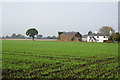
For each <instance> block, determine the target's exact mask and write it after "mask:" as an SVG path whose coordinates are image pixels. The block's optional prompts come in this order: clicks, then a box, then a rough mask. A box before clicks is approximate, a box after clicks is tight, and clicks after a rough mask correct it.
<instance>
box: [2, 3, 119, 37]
mask: <svg viewBox="0 0 120 80" xmlns="http://www.w3.org/2000/svg"><path fill="white" fill-rule="evenodd" d="M117 4H118V3H117V2H38V3H36V2H31V3H29V2H21V3H20V2H19V3H17V2H10V3H3V4H2V26H3V27H2V28H3V29H2V31H3V32H2V33H3V35H4V36H5V35H11V34H12V33H16V34H18V33H20V34H23V35H25V32H26V30H27V29H29V28H36V29H37V30H38V31H39V34H42V35H43V36H48V35H56V36H57V32H58V31H66V32H68V31H78V32H80V33H81V34H86V33H88V31H89V30H92V31H93V32H94V31H96V30H99V28H101V27H102V26H111V27H113V29H115V30H116V31H118V5H117Z"/></svg>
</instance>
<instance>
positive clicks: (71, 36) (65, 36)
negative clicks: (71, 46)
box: [59, 32, 82, 41]
mask: <svg viewBox="0 0 120 80" xmlns="http://www.w3.org/2000/svg"><path fill="white" fill-rule="evenodd" d="M59 37H60V40H61V41H82V35H81V34H80V33H79V32H63V33H62V34H60V35H59Z"/></svg>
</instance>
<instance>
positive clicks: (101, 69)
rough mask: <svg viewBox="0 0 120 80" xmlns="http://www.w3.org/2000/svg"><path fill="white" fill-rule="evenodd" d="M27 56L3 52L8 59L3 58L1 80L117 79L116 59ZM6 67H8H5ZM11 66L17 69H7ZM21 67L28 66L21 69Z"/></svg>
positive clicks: (108, 57)
mask: <svg viewBox="0 0 120 80" xmlns="http://www.w3.org/2000/svg"><path fill="white" fill-rule="evenodd" d="M28 54H29V53H28ZM28 54H27V55H26V54H23V53H19V54H17V53H14V52H13V53H11V52H9V51H8V52H5V51H4V56H5V55H6V56H9V57H4V58H3V72H2V75H3V78H118V69H119V67H118V64H117V57H113V56H104V57H103V56H91V57H74V56H73V57H72V56H68V57H65V56H63V57H61V56H60V57H58V56H56V57H53V56H37V55H32V54H29V55H28ZM15 55H17V56H18V57H25V56H26V57H28V58H34V59H39V58H40V59H43V60H44V59H45V60H48V61H49V60H52V61H54V63H49V62H46V63H42V62H41V61H37V62H35V61H33V60H26V61H25V60H22V59H17V58H15ZM13 57H14V58H13ZM7 65H8V67H6V66H7ZM13 65H16V66H17V67H18V68H13V67H10V68H9V66H13ZM23 65H25V66H26V65H29V66H28V67H27V68H22V66H23ZM19 66H21V67H19Z"/></svg>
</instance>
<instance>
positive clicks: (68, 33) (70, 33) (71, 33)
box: [61, 32, 79, 35]
mask: <svg viewBox="0 0 120 80" xmlns="http://www.w3.org/2000/svg"><path fill="white" fill-rule="evenodd" d="M77 33H79V32H64V33H62V34H61V35H76V34H77Z"/></svg>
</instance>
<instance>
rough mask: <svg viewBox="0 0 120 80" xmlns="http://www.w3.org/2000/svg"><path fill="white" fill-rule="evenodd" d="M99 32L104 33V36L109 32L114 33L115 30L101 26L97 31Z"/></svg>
mask: <svg viewBox="0 0 120 80" xmlns="http://www.w3.org/2000/svg"><path fill="white" fill-rule="evenodd" d="M99 31H100V33H104V34H109V33H110V31H111V33H115V30H114V29H113V28H112V27H109V26H103V27H102V28H100V29H99Z"/></svg>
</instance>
